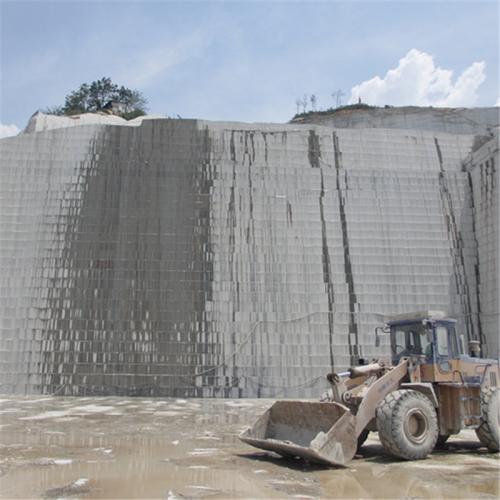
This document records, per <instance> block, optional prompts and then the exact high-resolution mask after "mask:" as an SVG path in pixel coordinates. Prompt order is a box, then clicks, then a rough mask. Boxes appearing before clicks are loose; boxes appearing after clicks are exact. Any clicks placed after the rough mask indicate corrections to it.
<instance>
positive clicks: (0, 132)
mask: <svg viewBox="0 0 500 500" xmlns="http://www.w3.org/2000/svg"><path fill="white" fill-rule="evenodd" d="M19 132H21V130H20V129H19V128H18V127H17V125H4V124H3V123H0V139H2V138H3V137H11V136H13V135H17V134H19Z"/></svg>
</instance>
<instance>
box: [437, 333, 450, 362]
mask: <svg viewBox="0 0 500 500" xmlns="http://www.w3.org/2000/svg"><path fill="white" fill-rule="evenodd" d="M436 343H437V352H438V355H439V356H449V355H450V348H449V345H448V329H447V328H446V327H445V326H438V327H436Z"/></svg>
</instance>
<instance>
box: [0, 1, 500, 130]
mask: <svg viewBox="0 0 500 500" xmlns="http://www.w3.org/2000/svg"><path fill="white" fill-rule="evenodd" d="M499 5H500V4H499V2H498V1H497V0H491V1H490V0H473V1H472V0H463V1H451V0H447V1H438V0H436V1H431V0H420V1H405V0H399V1H390V0H386V1H378V0H373V1H369V0H365V1H362V0H359V1H358V0H351V1H333V0H331V1H322V2H320V1H313V0H311V1H275V2H271V1H248V2H243V1H202V2H194V1H183V2H174V1H165V0H164V1H144V0H142V1H138V0H137V1H128V2H124V1H98V0H88V1H72V0H65V1H62V0H60V1H45V0H40V1H23V0H15V1H13V0H0V30H1V31H0V71H1V73H0V137H2V136H8V135H13V134H16V133H17V132H18V131H19V130H20V129H22V128H24V126H25V125H26V123H27V121H28V120H29V118H30V116H31V115H32V114H33V113H34V112H35V111H37V110H38V109H44V108H47V107H50V106H55V105H58V104H62V103H63V102H64V97H65V95H66V94H68V93H69V92H70V91H72V90H75V89H77V88H78V87H79V86H80V85H81V84H82V83H84V82H91V81H93V80H97V79H99V78H102V77H103V76H107V77H110V78H111V79H112V80H113V81H114V82H115V83H117V84H119V85H125V86H127V87H130V88H134V89H138V90H140V91H141V92H142V93H143V94H144V96H145V97H146V98H147V100H148V112H149V113H151V114H163V115H167V116H173V117H177V116H181V117H182V118H201V119H207V120H231V121H245V122H287V121H288V120H290V119H291V118H292V117H293V115H294V114H295V113H296V112H297V109H299V110H300V111H302V110H303V106H302V105H299V107H297V100H298V99H302V98H303V96H304V95H307V96H308V97H310V96H311V95H312V94H314V95H315V96H316V107H317V108H318V109H326V108H329V107H331V106H334V107H335V106H337V104H339V103H340V104H348V103H351V102H358V99H361V101H362V102H366V103H368V104H374V105H385V104H389V105H395V106H399V105H422V106H431V105H432V106H494V105H499V104H500V100H499V97H500V93H499V71H500V68H499V21H500V18H499ZM339 99H340V100H339ZM310 107H311V104H310V102H309V103H308V109H310Z"/></svg>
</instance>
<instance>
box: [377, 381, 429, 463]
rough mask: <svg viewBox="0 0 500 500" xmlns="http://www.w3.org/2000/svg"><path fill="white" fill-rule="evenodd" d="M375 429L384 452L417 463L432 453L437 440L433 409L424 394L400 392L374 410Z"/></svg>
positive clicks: (389, 396)
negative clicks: (416, 461)
mask: <svg viewBox="0 0 500 500" xmlns="http://www.w3.org/2000/svg"><path fill="white" fill-rule="evenodd" d="M376 415H377V429H378V434H379V438H380V441H381V443H382V445H383V446H384V448H385V449H386V451H387V452H389V453H390V454H391V455H394V456H395V457H398V458H402V459H404V460H420V459H422V458H425V457H426V456H427V455H428V454H429V453H431V452H432V450H433V449H434V446H435V445H436V441H437V438H438V420H437V415H436V410H435V409H434V406H433V404H432V403H431V401H430V399H429V398H428V397H427V396H425V395H424V394H422V393H420V392H417V391H411V390H400V391H394V392H391V393H390V394H388V395H387V396H386V397H385V399H384V400H383V401H381V402H380V403H379V405H378V407H377V412H376Z"/></svg>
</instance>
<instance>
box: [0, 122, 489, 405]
mask: <svg viewBox="0 0 500 500" xmlns="http://www.w3.org/2000/svg"><path fill="white" fill-rule="evenodd" d="M473 144H474V137H473V136H472V135H451V134H445V133H439V132H426V131H419V130H411V131H409V130H391V129H365V130H363V129H354V130H350V129H331V128H329V127H322V126H315V125H296V124H289V125H264V124H258V125H248V124H240V123H222V122H220V123H219V122H205V121H195V120H169V119H158V120H147V121H144V122H143V123H142V124H140V125H138V126H135V127H127V126H119V125H106V124H98V125H90V124H89V125H79V126H74V127H69V128H58V129H53V130H44V131H40V132H33V133H26V134H23V135H20V136H18V137H15V138H9V139H4V140H2V141H0V158H1V160H0V162H1V163H0V172H1V176H2V182H1V184H0V190H1V196H0V217H1V219H0V220H1V226H0V229H1V230H0V242H1V245H0V251H1V254H0V265H1V268H2V273H1V274H0V293H1V302H0V322H1V323H0V328H1V330H0V345H1V356H2V358H1V373H0V380H1V384H2V385H1V387H0V389H1V390H2V391H3V392H42V393H56V394H68V395H69V394H71V395H83V394H128V395H164V396H228V397H247V396H248V397H266V396H269V397H287V396H290V397H292V396H293V397H306V396H307V397H316V396H317V395H318V394H319V393H320V392H321V390H322V389H323V387H324V375H325V373H327V372H328V371H330V370H332V369H334V370H341V369H344V368H346V367H347V366H349V365H350V364H352V363H355V362H357V360H358V358H359V357H361V356H362V357H366V358H370V357H373V356H376V355H379V354H381V353H386V352H387V349H388V346H387V345H386V344H385V345H382V346H381V347H379V348H376V347H375V346H374V336H373V331H374V328H375V326H380V325H381V323H382V322H383V320H384V316H385V315H387V314H392V313H399V312H407V311H409V310H416V309H425V308H431V309H444V310H447V311H449V313H450V314H452V315H455V316H456V317H457V318H458V320H459V324H458V325H459V329H460V332H462V333H464V335H466V336H468V337H469V338H479V337H480V338H481V339H482V340H483V343H486V344H488V346H489V345H492V346H493V347H491V349H494V342H495V341H494V339H495V338H497V335H498V300H496V305H495V303H494V300H495V299H494V297H492V296H491V293H490V292H491V290H496V291H497V292H496V293H497V294H498V278H497V274H498V272H497V273H496V274H495V273H494V272H492V270H493V271H494V270H495V269H496V270H497V269H498V232H496V233H495V231H498V182H497V180H496V179H497V178H498V174H497V173H495V174H494V175H493V174H492V169H493V170H494V171H495V172H496V170H497V166H496V165H497V163H496V161H497V160H495V158H497V156H498V150H496V151H497V153H495V154H496V155H497V156H496V157H495V156H494V155H493V160H491V158H490V156H491V154H492V152H491V151H490V150H489V149H487V147H486V146H485V147H486V150H483V149H480V150H478V151H477V152H476V153H475V155H476V157H475V158H478V159H479V160H477V161H479V162H480V164H481V165H483V167H481V166H479V168H478V167H476V166H475V165H476V160H475V159H473V158H472V157H470V156H469V153H470V151H471V148H472V147H473ZM490 147H491V146H490ZM485 151H486V152H485ZM481 155H483V156H484V155H485V156H484V157H487V158H488V161H486V160H482V158H483V156H481ZM467 161H469V164H470V168H469V169H468V170H466V169H465V168H463V166H462V165H463V164H465V163H466V162H467ZM495 176H496V177H495ZM485 179H487V180H485ZM485 183H487V187H485V186H486V184H485ZM471 186H472V187H471ZM486 199H487V200H488V201H484V200H486ZM472 200H473V201H474V203H473V204H472ZM495 224H496V226H495ZM494 227H496V229H494ZM492 228H493V229H492ZM478 230H479V231H480V232H479V233H478ZM495 238H496V239H495ZM483 241H485V242H487V244H486V246H484V247H483ZM495 245H496V246H495ZM479 248H485V249H486V250H484V251H483V250H482V251H481V252H480V251H479V250H478V249H479ZM485 252H486V253H485ZM495 252H496V254H495ZM495 259H496V260H495ZM478 266H479V272H478ZM495 266H496V267H495ZM481 314H483V316H481ZM485 314H490V316H485ZM486 317H487V318H489V319H488V320H486V319H485V318H486ZM386 341H387V339H386Z"/></svg>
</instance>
